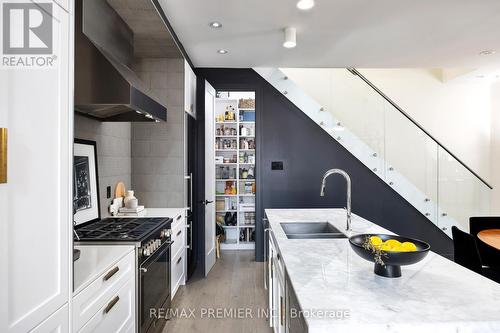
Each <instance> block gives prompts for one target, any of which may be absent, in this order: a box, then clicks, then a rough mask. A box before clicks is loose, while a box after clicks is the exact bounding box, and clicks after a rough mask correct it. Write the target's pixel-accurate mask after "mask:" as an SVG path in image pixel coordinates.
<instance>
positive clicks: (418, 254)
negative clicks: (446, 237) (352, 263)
mask: <svg viewBox="0 0 500 333" xmlns="http://www.w3.org/2000/svg"><path fill="white" fill-rule="evenodd" d="M371 236H378V237H380V238H381V239H382V240H383V241H384V242H385V241H386V240H388V239H395V240H398V241H400V242H401V243H403V242H412V243H414V244H415V246H416V247H417V250H416V251H411V252H389V251H380V252H381V256H380V259H381V260H382V261H383V263H384V264H381V263H377V262H376V261H375V253H374V252H373V250H371V249H367V248H365V247H364V246H363V244H365V242H366V239H367V238H368V239H369V238H370V237H371ZM349 243H350V244H351V247H352V249H353V250H354V252H356V253H357V254H358V255H359V256H360V257H361V258H363V259H366V260H368V261H371V262H374V263H375V269H374V272H375V274H377V275H380V276H384V277H389V278H395V277H400V276H401V266H402V265H411V264H415V263H417V262H419V261H420V260H422V259H424V258H425V256H426V255H427V253H428V252H429V250H430V248H431V246H430V245H429V244H427V243H426V242H424V241H421V240H418V239H414V238H408V237H401V236H395V235H384V234H360V235H355V236H352V237H351V238H349Z"/></svg>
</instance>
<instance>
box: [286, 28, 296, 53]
mask: <svg viewBox="0 0 500 333" xmlns="http://www.w3.org/2000/svg"><path fill="white" fill-rule="evenodd" d="M295 46H297V30H296V29H295V28H292V27H288V28H286V29H285V41H284V42H283V47H286V48H287V49H291V48H293V47H295Z"/></svg>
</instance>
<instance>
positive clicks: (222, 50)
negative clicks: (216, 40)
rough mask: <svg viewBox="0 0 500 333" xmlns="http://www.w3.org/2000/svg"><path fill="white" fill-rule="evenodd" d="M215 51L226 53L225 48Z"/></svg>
mask: <svg viewBox="0 0 500 333" xmlns="http://www.w3.org/2000/svg"><path fill="white" fill-rule="evenodd" d="M217 53H218V54H226V53H227V50H224V49H220V50H217Z"/></svg>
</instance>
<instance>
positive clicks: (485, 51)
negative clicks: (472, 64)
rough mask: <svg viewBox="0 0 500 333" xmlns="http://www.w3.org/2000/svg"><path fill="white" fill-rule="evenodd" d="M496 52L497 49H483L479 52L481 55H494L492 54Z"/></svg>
mask: <svg viewBox="0 0 500 333" xmlns="http://www.w3.org/2000/svg"><path fill="white" fill-rule="evenodd" d="M495 53H496V51H495V50H483V51H481V52H479V55H483V56H485V55H492V54H495Z"/></svg>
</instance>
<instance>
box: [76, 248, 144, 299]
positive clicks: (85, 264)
mask: <svg viewBox="0 0 500 333" xmlns="http://www.w3.org/2000/svg"><path fill="white" fill-rule="evenodd" d="M75 249H77V250H80V251H81V252H80V258H79V259H78V260H77V261H75V262H74V263H73V295H76V294H78V293H79V292H80V291H82V290H83V289H85V287H87V286H88V285H89V284H90V283H91V282H92V281H94V280H95V278H96V277H98V276H99V275H101V274H102V273H104V272H105V271H107V270H108V269H109V268H110V267H111V266H112V265H113V264H114V263H115V262H117V261H119V260H120V259H121V258H123V257H125V256H126V255H127V254H129V253H130V252H131V251H134V249H135V247H134V246H130V245H76V246H75Z"/></svg>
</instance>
